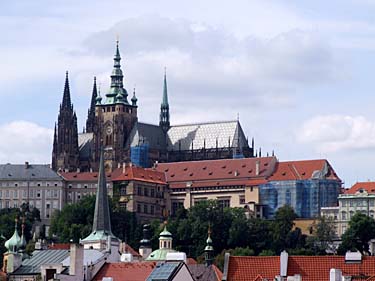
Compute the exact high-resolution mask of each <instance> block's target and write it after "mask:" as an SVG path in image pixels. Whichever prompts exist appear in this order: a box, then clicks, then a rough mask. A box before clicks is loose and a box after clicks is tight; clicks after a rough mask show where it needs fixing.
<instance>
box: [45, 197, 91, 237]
mask: <svg viewBox="0 0 375 281" xmlns="http://www.w3.org/2000/svg"><path fill="white" fill-rule="evenodd" d="M94 209H95V196H85V197H83V198H82V199H81V200H80V201H79V202H78V203H75V204H68V205H65V206H64V207H63V208H62V210H61V211H55V212H54V214H53V215H52V219H51V228H50V238H52V239H54V240H58V241H59V242H62V243H67V242H69V241H71V240H77V239H79V238H83V237H86V236H87V235H89V234H90V232H91V229H92V222H93V215H94Z"/></svg>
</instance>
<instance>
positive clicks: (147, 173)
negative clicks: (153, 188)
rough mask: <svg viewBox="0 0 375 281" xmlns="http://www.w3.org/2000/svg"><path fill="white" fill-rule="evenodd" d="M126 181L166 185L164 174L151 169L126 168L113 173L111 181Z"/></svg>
mask: <svg viewBox="0 0 375 281" xmlns="http://www.w3.org/2000/svg"><path fill="white" fill-rule="evenodd" d="M128 180H136V181H143V182H150V183H156V184H166V181H165V175H164V173H163V172H160V171H155V170H152V169H144V168H141V167H136V166H126V167H125V170H124V169H123V168H119V169H116V170H114V171H113V173H112V181H128Z"/></svg>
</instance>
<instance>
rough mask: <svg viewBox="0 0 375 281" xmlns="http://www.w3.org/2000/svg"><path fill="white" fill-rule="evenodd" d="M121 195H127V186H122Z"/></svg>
mask: <svg viewBox="0 0 375 281" xmlns="http://www.w3.org/2000/svg"><path fill="white" fill-rule="evenodd" d="M120 195H121V196H125V195H126V186H123V187H121V188H120Z"/></svg>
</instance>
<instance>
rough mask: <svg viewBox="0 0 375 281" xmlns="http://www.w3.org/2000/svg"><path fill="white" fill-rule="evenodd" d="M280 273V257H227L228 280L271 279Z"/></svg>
mask: <svg viewBox="0 0 375 281" xmlns="http://www.w3.org/2000/svg"><path fill="white" fill-rule="evenodd" d="M278 274H280V257H235V256H230V257H229V267H228V275H227V276H228V278H227V280H228V281H231V280H235V281H249V280H251V281H253V280H257V279H256V278H257V277H258V276H259V275H260V276H261V277H262V278H267V279H269V280H273V279H274V278H275V276H276V275H278Z"/></svg>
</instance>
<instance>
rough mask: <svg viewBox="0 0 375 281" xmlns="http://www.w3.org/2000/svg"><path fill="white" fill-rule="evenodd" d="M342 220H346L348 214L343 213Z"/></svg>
mask: <svg viewBox="0 0 375 281" xmlns="http://www.w3.org/2000/svg"><path fill="white" fill-rule="evenodd" d="M341 218H342V219H343V220H346V212H342V213H341Z"/></svg>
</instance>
